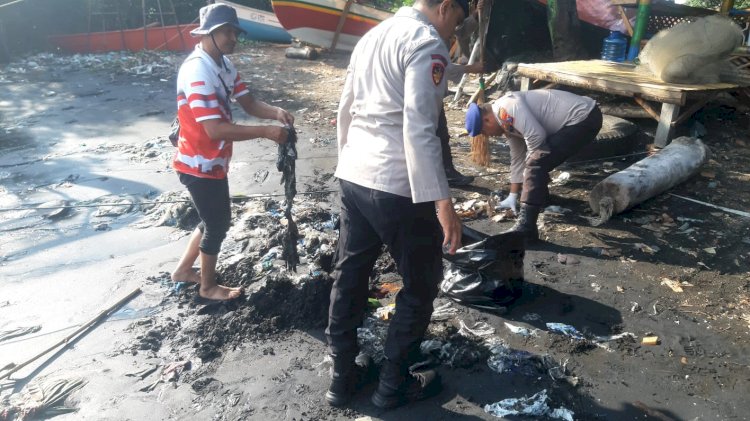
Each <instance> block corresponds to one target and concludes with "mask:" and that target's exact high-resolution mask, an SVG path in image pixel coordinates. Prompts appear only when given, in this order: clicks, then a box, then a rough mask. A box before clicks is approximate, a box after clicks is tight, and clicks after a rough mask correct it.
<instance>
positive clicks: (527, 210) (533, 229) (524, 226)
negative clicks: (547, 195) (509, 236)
mask: <svg viewBox="0 0 750 421" xmlns="http://www.w3.org/2000/svg"><path fill="white" fill-rule="evenodd" d="M541 210H542V207H541V206H534V205H527V204H526V203H522V204H521V212H520V213H519V214H518V219H517V220H516V224H515V225H513V228H511V229H509V230H508V231H506V232H522V233H523V234H524V237H525V238H526V240H527V241H539V229H538V228H537V226H536V220H537V219H538V218H539V212H540V211H541Z"/></svg>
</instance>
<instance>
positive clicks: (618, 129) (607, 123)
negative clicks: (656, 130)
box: [566, 114, 638, 164]
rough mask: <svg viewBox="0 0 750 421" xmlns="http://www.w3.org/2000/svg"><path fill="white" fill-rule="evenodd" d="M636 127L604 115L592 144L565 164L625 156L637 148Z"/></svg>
mask: <svg viewBox="0 0 750 421" xmlns="http://www.w3.org/2000/svg"><path fill="white" fill-rule="evenodd" d="M637 133H638V125H636V124H635V123H632V122H630V121H628V120H625V119H623V118H619V117H615V116H611V115H607V114H604V115H603V119H602V128H601V130H599V134H598V135H597V136H596V139H594V141H593V142H591V143H590V144H589V145H587V146H586V147H584V148H583V149H582V150H581V151H580V152H578V153H577V154H575V155H573V156H571V157H570V158H568V159H567V161H566V162H567V163H569V164H575V163H576V162H579V161H587V160H592V159H600V158H608V157H611V156H618V155H626V154H628V153H630V152H632V151H633V150H634V149H635V148H636V147H637V146H638V137H637V136H636V134H637Z"/></svg>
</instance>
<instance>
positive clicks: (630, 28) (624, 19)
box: [617, 6, 633, 37]
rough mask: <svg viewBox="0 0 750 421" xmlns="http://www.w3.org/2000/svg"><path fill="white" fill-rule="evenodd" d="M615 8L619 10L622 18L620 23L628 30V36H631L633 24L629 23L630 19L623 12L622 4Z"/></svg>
mask: <svg viewBox="0 0 750 421" xmlns="http://www.w3.org/2000/svg"><path fill="white" fill-rule="evenodd" d="M617 10H618V11H619V12H620V17H621V18H622V23H623V25H625V30H627V31H628V35H629V36H631V37H632V36H633V25H631V24H630V19H628V15H626V14H625V9H623V7H622V6H617Z"/></svg>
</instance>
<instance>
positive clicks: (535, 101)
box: [492, 89, 596, 151]
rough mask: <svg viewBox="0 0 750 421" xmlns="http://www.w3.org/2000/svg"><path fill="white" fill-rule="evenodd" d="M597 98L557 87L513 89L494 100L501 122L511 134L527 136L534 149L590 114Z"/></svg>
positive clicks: (496, 117) (530, 146)
mask: <svg viewBox="0 0 750 421" xmlns="http://www.w3.org/2000/svg"><path fill="white" fill-rule="evenodd" d="M595 106H596V101H594V100H593V99H591V98H588V97H585V96H579V95H575V94H571V93H570V92H565V91H558V90H554V89H537V90H533V91H523V92H510V93H508V94H506V95H504V96H502V97H500V98H499V99H497V100H496V101H495V102H493V103H492V112H493V114H494V116H495V119H497V122H498V123H499V124H500V125H501V126H502V127H503V128H504V129H505V130H506V131H507V132H508V133H510V135H511V136H513V135H516V136H519V135H520V136H523V138H524V140H525V141H526V147H527V148H528V150H529V151H534V150H536V149H539V148H540V147H543V146H544V143H545V141H546V140H547V136H549V135H552V134H554V133H556V132H557V131H558V130H560V129H562V128H563V127H565V126H572V125H574V124H578V123H580V122H581V121H583V120H585V119H586V117H588V115H589V113H591V110H593V109H594V107H595Z"/></svg>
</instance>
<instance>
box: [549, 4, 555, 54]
mask: <svg viewBox="0 0 750 421" xmlns="http://www.w3.org/2000/svg"><path fill="white" fill-rule="evenodd" d="M556 20H557V0H547V28H549V37H550V41H551V42H552V50H553V51H554V49H555V42H556V39H555V38H557V37H556V35H557V33H556V30H555V21H556Z"/></svg>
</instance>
